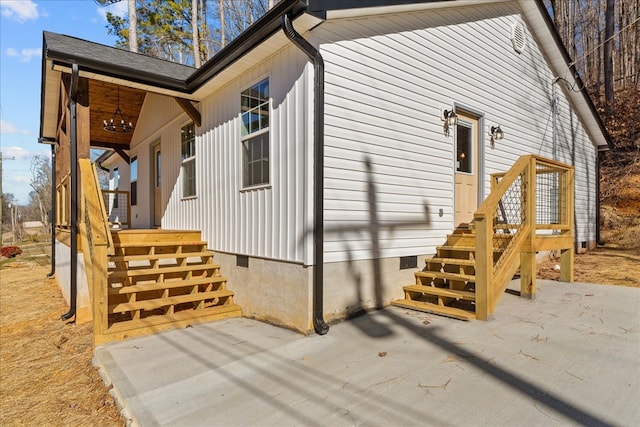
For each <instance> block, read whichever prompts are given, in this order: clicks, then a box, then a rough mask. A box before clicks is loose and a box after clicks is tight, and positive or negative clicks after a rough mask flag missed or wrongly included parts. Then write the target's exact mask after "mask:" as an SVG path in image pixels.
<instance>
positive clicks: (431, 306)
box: [391, 224, 512, 320]
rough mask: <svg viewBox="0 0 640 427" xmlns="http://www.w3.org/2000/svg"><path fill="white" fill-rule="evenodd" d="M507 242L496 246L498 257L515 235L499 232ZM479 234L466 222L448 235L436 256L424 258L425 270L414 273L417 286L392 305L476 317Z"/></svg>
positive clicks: (501, 237)
mask: <svg viewBox="0 0 640 427" xmlns="http://www.w3.org/2000/svg"><path fill="white" fill-rule="evenodd" d="M494 238H497V239H500V240H502V241H504V244H502V245H499V246H498V247H496V248H495V249H494V258H497V257H498V256H499V255H500V253H502V249H500V248H504V247H506V246H507V243H508V241H509V240H510V239H511V238H512V237H511V235H510V234H508V233H496V235H495V236H494ZM475 254H476V235H475V232H474V230H473V229H471V228H470V227H469V225H467V224H462V225H461V226H459V227H458V228H457V229H456V230H455V231H454V232H453V234H450V235H449V236H447V241H446V243H445V244H444V245H442V246H438V247H437V248H436V255H434V256H433V257H431V258H427V259H426V260H425V262H426V266H425V268H424V270H422V271H418V272H416V273H415V278H416V283H415V285H408V286H404V287H403V290H404V295H405V297H404V299H401V300H396V301H392V302H391V304H392V305H395V306H399V307H404V308H409V309H413V310H419V311H424V312H428V313H434V314H440V315H443V316H447V317H453V318H455V319H460V320H471V319H475V317H476V315H475V306H476V294H475V290H476V258H475Z"/></svg>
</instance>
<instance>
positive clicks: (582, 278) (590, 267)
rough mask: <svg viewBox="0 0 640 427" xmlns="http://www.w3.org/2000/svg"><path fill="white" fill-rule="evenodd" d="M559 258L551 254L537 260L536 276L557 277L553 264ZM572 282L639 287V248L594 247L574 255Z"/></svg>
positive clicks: (540, 277) (543, 277)
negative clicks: (541, 259) (591, 249)
mask: <svg viewBox="0 0 640 427" xmlns="http://www.w3.org/2000/svg"><path fill="white" fill-rule="evenodd" d="M556 265H560V259H559V258H556V257H554V256H553V254H552V256H550V257H549V258H547V259H545V260H543V261H542V262H538V275H537V277H538V278H539V279H547V280H560V271H559V270H557V269H556V268H554V267H555V266H556ZM573 271H574V279H575V281H576V282H586V283H595V284H603V285H618V286H631V287H634V288H640V250H638V249H627V250H620V249H614V248H610V247H606V246H605V247H603V248H597V249H595V250H593V251H591V252H587V253H584V254H576V255H575V258H574V268H573Z"/></svg>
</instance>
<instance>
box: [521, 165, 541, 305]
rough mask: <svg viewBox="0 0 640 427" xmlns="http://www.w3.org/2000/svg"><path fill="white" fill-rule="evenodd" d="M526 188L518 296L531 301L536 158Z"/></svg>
mask: <svg viewBox="0 0 640 427" xmlns="http://www.w3.org/2000/svg"><path fill="white" fill-rule="evenodd" d="M527 169H528V172H527V174H526V175H525V176H526V180H527V182H526V187H525V189H524V190H523V194H522V195H523V199H524V200H523V207H522V209H524V210H525V215H526V224H527V225H528V226H529V227H528V229H529V236H527V243H526V244H525V247H524V248H523V250H522V252H521V253H520V296H521V297H524V298H529V299H533V298H534V297H535V293H536V251H535V247H534V241H535V237H536V222H537V221H536V158H535V157H534V156H531V157H530V159H529V166H528V167H527Z"/></svg>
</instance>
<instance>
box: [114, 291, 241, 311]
mask: <svg viewBox="0 0 640 427" xmlns="http://www.w3.org/2000/svg"><path fill="white" fill-rule="evenodd" d="M231 296H233V291H229V290H226V289H224V290H220V291H209V292H198V293H195V294H186V295H177V296H173V297H167V298H155V299H151V300H146V301H135V302H123V303H118V304H112V305H109V308H108V312H109V313H125V312H127V311H134V310H153V309H156V308H162V307H166V306H169V305H176V304H183V303H188V302H197V301H203V300H206V299H213V298H224V297H231Z"/></svg>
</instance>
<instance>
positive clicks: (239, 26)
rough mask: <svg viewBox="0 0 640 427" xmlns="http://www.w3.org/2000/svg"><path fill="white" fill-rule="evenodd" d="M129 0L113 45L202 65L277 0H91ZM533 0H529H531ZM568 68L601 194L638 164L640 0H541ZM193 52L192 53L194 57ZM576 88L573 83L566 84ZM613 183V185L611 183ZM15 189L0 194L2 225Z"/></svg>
mask: <svg viewBox="0 0 640 427" xmlns="http://www.w3.org/2000/svg"><path fill="white" fill-rule="evenodd" d="M94 1H95V2H96V3H97V4H99V5H108V4H112V3H117V2H119V1H126V2H127V4H128V9H129V13H128V15H127V16H126V17H120V16H116V15H113V14H111V13H107V20H108V22H109V24H108V25H107V31H108V32H109V33H111V34H114V35H115V36H116V37H117V43H116V45H117V46H118V47H121V48H128V49H130V50H132V51H135V52H140V53H144V54H146V55H151V56H154V57H158V58H162V59H166V60H169V61H174V62H179V63H182V64H186V65H191V66H194V67H196V68H197V67H200V66H202V64H204V62H206V61H207V60H208V59H210V58H212V57H213V56H214V55H215V54H216V53H217V52H219V51H220V50H221V49H222V48H224V47H225V46H226V45H227V44H229V43H230V42H231V41H232V40H233V39H234V38H236V37H237V36H238V35H239V34H240V33H242V32H243V31H244V30H246V29H247V28H248V27H249V26H250V25H251V24H253V23H254V22H255V21H256V20H257V19H259V18H260V17H261V16H262V15H263V14H264V13H265V12H266V11H267V10H269V9H270V8H272V7H273V6H274V5H275V4H277V3H278V0H168V1H167V0H94ZM531 1H533V0H531ZM543 2H544V5H545V7H546V9H547V11H548V12H549V15H550V16H551V18H552V20H553V22H554V24H555V26H556V28H557V29H558V33H559V34H560V37H561V38H562V40H563V42H564V44H565V47H566V49H567V51H568V52H569V55H570V56H571V57H572V58H573V61H574V62H573V64H572V65H573V66H574V69H575V72H576V73H577V75H579V76H580V78H581V80H582V82H583V83H584V85H585V88H586V89H587V91H588V93H589V95H590V96H591V99H592V100H593V103H594V105H595V106H596V108H597V109H598V112H599V113H600V115H601V117H602V119H603V122H604V123H605V127H606V128H607V131H608V133H609V135H611V139H612V142H613V150H612V151H611V152H610V153H608V154H606V156H605V157H604V158H603V166H604V169H603V186H602V187H601V188H602V191H603V195H604V196H605V198H606V196H607V194H608V193H609V192H611V191H612V190H611V189H612V188H613V189H614V190H615V188H616V186H615V185H614V184H612V185H607V183H608V182H609V181H615V179H617V178H618V177H619V176H620V175H621V174H624V173H627V172H626V171H628V170H630V165H634V164H635V165H637V164H638V163H640V159H639V158H640V123H639V122H640V94H639V92H640V91H639V89H640V88H639V84H640V83H639V82H640V1H638V0H543ZM194 53H197V54H195V55H194ZM570 89H572V90H576V89H577V88H570ZM45 160H46V159H44V158H34V159H33V166H32V176H33V178H32V183H31V184H32V188H33V189H34V191H33V192H32V193H31V194H30V203H29V205H28V206H26V207H24V212H25V215H24V216H23V219H24V220H42V221H43V222H44V223H46V212H47V211H48V210H49V209H50V208H51V207H50V206H49V205H50V195H49V194H48V193H47V192H48V191H50V190H49V187H50V181H48V179H50V178H48V179H47V177H50V167H49V165H48V163H47V161H45ZM609 187H611V188H609ZM11 202H15V200H14V198H13V195H12V194H5V195H3V198H2V204H3V208H5V209H3V210H2V216H3V218H2V220H3V223H4V224H6V223H7V220H8V218H6V217H7V216H8V215H9V210H8V203H11Z"/></svg>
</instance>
